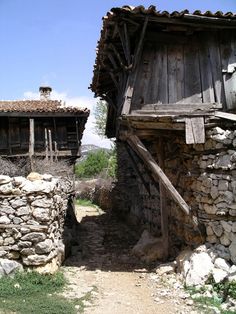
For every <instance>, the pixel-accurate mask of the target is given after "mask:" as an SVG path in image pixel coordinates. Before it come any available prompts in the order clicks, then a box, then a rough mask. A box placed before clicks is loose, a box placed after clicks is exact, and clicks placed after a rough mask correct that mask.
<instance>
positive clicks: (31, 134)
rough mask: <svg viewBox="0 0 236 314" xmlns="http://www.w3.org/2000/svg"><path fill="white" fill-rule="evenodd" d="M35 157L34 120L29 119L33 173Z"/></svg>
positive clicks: (30, 156) (30, 155)
mask: <svg viewBox="0 0 236 314" xmlns="http://www.w3.org/2000/svg"><path fill="white" fill-rule="evenodd" d="M33 156H34V119H29V159H30V168H31V171H33V170H34V169H33V168H34V166H33Z"/></svg>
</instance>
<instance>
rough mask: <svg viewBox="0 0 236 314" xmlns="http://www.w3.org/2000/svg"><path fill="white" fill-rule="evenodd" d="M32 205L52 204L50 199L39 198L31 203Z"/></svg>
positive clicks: (49, 205)
mask: <svg viewBox="0 0 236 314" xmlns="http://www.w3.org/2000/svg"><path fill="white" fill-rule="evenodd" d="M31 205H32V206H34V207H42V208H48V207H51V206H52V199H46V198H41V199H37V200H35V201H33V202H32V203H31Z"/></svg>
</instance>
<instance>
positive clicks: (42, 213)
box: [32, 207, 51, 221]
mask: <svg viewBox="0 0 236 314" xmlns="http://www.w3.org/2000/svg"><path fill="white" fill-rule="evenodd" d="M32 214H33V216H34V218H36V219H37V220H38V221H49V220H50V219H51V217H50V209H49V208H40V207H36V208H34V209H33V212H32Z"/></svg>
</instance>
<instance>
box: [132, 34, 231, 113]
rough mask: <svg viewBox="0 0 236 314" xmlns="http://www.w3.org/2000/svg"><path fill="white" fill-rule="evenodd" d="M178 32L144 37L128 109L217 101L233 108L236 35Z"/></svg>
mask: <svg viewBox="0 0 236 314" xmlns="http://www.w3.org/2000/svg"><path fill="white" fill-rule="evenodd" d="M178 33H179V32H177V33H176V34H167V35H163V33H160V34H162V35H161V36H160V34H158V33H155V34H154V35H152V36H150V34H149V37H147V39H146V42H145V44H144V50H143V55H142V58H141V62H140V64H139V67H138V68H137V78H136V83H135V88H134V96H133V101H132V107H131V108H132V109H141V108H142V105H143V104H152V103H160V104H167V103H169V104H171V103H178V102H179V103H205V102H217V103H222V104H223V106H224V107H225V108H227V109H236V71H235V68H234V67H236V32H235V31H233V30H232V31H231V30H223V31H211V32H195V33H194V34H192V35H188V36H187V35H185V36H184V35H180V34H178ZM149 38H150V39H149ZM233 68H234V70H233Z"/></svg>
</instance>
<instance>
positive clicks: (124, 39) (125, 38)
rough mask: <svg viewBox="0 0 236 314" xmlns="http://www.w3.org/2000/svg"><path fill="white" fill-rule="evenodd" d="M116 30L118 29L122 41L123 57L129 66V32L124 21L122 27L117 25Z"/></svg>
mask: <svg viewBox="0 0 236 314" xmlns="http://www.w3.org/2000/svg"><path fill="white" fill-rule="evenodd" d="M118 31H119V36H120V40H121V43H122V47H123V50H124V54H125V58H126V61H127V64H128V66H129V65H130V62H131V55H130V40H129V34H128V30H127V25H126V23H124V24H123V29H122V28H121V27H120V26H118Z"/></svg>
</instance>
